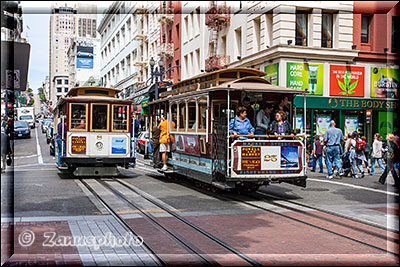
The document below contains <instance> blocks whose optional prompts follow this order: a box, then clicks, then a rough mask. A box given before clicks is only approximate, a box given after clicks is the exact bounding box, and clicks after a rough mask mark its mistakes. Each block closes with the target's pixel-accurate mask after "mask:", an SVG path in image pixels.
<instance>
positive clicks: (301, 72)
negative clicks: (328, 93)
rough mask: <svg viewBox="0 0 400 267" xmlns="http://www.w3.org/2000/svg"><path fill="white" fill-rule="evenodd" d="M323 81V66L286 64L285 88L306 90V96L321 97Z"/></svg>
mask: <svg viewBox="0 0 400 267" xmlns="http://www.w3.org/2000/svg"><path fill="white" fill-rule="evenodd" d="M323 79H324V65H323V64H308V63H291V62H288V63H287V87H290V88H294V89H302V90H305V89H306V88H307V89H308V94H312V95H322V93H323Z"/></svg>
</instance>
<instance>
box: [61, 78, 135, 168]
mask: <svg viewBox="0 0 400 267" xmlns="http://www.w3.org/2000/svg"><path fill="white" fill-rule="evenodd" d="M119 91H120V90H119V89H113V88H105V87H97V86H86V87H75V88H72V89H71V90H70V91H69V92H68V93H67V95H66V96H65V97H62V98H60V99H59V101H58V103H57V106H56V108H55V111H54V113H55V116H54V132H55V136H57V133H58V131H59V129H58V127H57V126H58V123H59V122H62V124H61V129H63V130H60V131H61V133H59V136H61V139H62V140H63V142H65V145H64V146H61V155H62V156H61V160H60V162H61V164H62V166H58V167H59V169H60V170H63V171H68V172H70V173H72V174H73V175H74V176H115V175H118V174H119V171H118V169H117V167H118V166H122V167H125V168H128V167H129V164H130V163H134V162H135V158H133V157H132V155H131V151H132V144H133V143H132V132H131V125H132V116H131V114H132V112H133V110H134V109H135V106H134V105H132V101H131V100H126V99H119V98H117V97H116V94H117V93H118V92H119ZM64 149H65V151H64ZM56 156H57V152H56Z"/></svg>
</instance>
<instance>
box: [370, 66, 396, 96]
mask: <svg viewBox="0 0 400 267" xmlns="http://www.w3.org/2000/svg"><path fill="white" fill-rule="evenodd" d="M398 87H399V69H392V68H377V67H372V68H371V97H383V98H387V97H388V98H397V96H398Z"/></svg>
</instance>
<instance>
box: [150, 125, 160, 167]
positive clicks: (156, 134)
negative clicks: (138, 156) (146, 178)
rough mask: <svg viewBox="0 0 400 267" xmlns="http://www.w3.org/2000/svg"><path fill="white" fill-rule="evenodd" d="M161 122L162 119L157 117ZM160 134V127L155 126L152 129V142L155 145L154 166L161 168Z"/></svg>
mask: <svg viewBox="0 0 400 267" xmlns="http://www.w3.org/2000/svg"><path fill="white" fill-rule="evenodd" d="M159 123H160V119H157V124H156V125H158V124H159ZM160 134H161V130H160V128H158V127H153V129H152V131H151V135H152V137H151V142H152V147H153V167H154V168H161V167H160V163H161V161H160Z"/></svg>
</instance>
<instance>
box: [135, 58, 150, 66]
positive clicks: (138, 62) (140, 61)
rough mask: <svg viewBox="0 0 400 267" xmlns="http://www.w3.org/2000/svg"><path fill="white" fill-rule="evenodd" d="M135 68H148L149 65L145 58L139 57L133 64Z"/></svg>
mask: <svg viewBox="0 0 400 267" xmlns="http://www.w3.org/2000/svg"><path fill="white" fill-rule="evenodd" d="M133 65H134V66H139V67H141V66H146V65H147V60H146V59H145V58H144V57H138V58H137V59H136V62H135V63H133Z"/></svg>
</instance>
